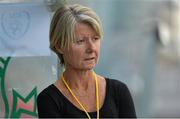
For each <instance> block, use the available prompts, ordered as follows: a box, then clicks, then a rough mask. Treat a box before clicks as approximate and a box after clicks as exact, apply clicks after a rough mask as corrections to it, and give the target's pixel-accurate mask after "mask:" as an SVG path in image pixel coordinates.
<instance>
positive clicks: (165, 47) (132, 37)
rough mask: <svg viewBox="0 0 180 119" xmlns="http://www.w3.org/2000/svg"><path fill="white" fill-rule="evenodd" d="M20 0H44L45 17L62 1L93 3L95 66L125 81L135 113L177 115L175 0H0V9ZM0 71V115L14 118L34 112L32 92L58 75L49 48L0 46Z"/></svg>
mask: <svg viewBox="0 0 180 119" xmlns="http://www.w3.org/2000/svg"><path fill="white" fill-rule="evenodd" d="M22 3H23V5H28V4H31V5H35V4H40V6H41V7H42V6H45V8H46V12H47V13H48V15H49V16H48V17H49V18H50V19H51V17H52V15H53V12H54V10H55V9H56V8H57V7H58V6H60V5H62V4H76V3H77V4H78V3H79V4H83V5H86V6H89V7H91V8H93V9H94V10H95V11H96V12H97V14H98V15H99V16H100V18H101V20H102V23H103V29H104V38H103V40H102V45H101V56H100V60H99V63H98V64H97V66H96V68H95V71H96V72H97V73H98V74H100V75H103V76H104V77H110V78H114V79H118V80H120V81H123V82H124V83H126V84H127V86H128V87H129V89H130V91H131V93H132V96H133V99H134V103H135V108H136V113H137V117H139V118H170V117H171V118H178V117H180V1H179V0H0V11H1V9H2V8H3V7H2V6H5V5H9V4H10V5H12V4H16V5H17V6H18V4H21V6H22ZM9 9H11V7H10V8H9ZM23 9H25V8H23ZM4 12H5V13H6V11H3V13H4ZM3 13H1V14H3ZM0 17H1V21H0V22H1V27H3V15H1V16H0ZM42 21H43V19H42ZM33 22H36V21H33ZM49 22H50V20H49ZM49 22H47V24H48V23H49ZM3 28H4V27H3ZM47 29H48V30H49V27H47ZM0 31H1V30H0ZM5 31H6V30H5ZM0 33H1V34H0V40H1V41H2V39H3V38H4V37H2V33H3V32H0ZM32 35H33V34H32ZM40 35H43V33H41V34H40ZM46 35H47V34H46ZM11 39H12V38H11ZM30 39H31V38H30ZM22 40H23V38H22ZM47 40H48V38H47ZM1 41H0V43H1ZM18 42H20V41H17V42H14V45H15V46H16V44H17V43H18ZM44 42H45V41H44ZM36 44H37V42H36ZM1 45H2V43H1ZM1 45H0V46H1ZM41 45H43V43H41ZM41 45H40V44H39V47H41ZM7 49H8V47H7ZM0 50H4V49H3V48H2V46H1V47H0ZM6 51H7V50H4V51H3V53H4V52H6ZM8 57H9V59H8ZM0 71H1V72H0V74H1V75H0V78H1V82H0V83H1V87H0V88H1V93H0V117H17V118H20V117H37V108H36V96H37V94H38V93H39V92H40V91H41V90H42V89H44V88H45V87H47V86H48V85H50V84H51V83H53V82H54V81H55V80H57V79H58V77H59V74H60V73H61V71H62V68H61V67H60V65H59V63H58V59H57V57H56V56H55V55H54V53H52V52H50V53H49V54H48V53H47V54H40V55H38V54H36V53H35V54H33V53H31V54H30V55H27V56H26V55H21V53H20V55H16V54H15V55H14V54H12V55H11V54H9V55H8V54H6V55H3V54H2V52H1V54H0Z"/></svg>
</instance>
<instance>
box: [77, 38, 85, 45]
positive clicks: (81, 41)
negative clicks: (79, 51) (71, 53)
mask: <svg viewBox="0 0 180 119" xmlns="http://www.w3.org/2000/svg"><path fill="white" fill-rule="evenodd" d="M84 42H85V40H83V39H82V40H77V41H76V43H77V44H82V43H84Z"/></svg>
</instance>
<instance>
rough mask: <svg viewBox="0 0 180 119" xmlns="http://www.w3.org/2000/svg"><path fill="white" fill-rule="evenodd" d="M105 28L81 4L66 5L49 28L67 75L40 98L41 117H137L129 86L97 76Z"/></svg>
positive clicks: (51, 46) (40, 95)
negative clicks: (96, 67)
mask: <svg viewBox="0 0 180 119" xmlns="http://www.w3.org/2000/svg"><path fill="white" fill-rule="evenodd" d="M100 39H102V26H101V22H100V19H99V17H98V16H97V15H96V13H95V12H94V11H93V10H92V9H90V8H87V7H85V6H81V5H77V4H76V5H64V6H61V7H60V8H59V9H57V11H56V12H55V14H54V16H53V19H52V21H51V26H50V48H51V49H52V50H53V51H54V52H55V53H56V54H57V55H58V57H59V59H60V61H61V64H62V66H63V67H64V72H63V73H62V74H61V76H60V78H59V79H58V80H57V81H56V82H55V83H54V84H51V85H50V86H48V87H47V88H46V89H44V90H43V91H42V92H41V93H40V94H39V95H38V98H37V106H38V115H39V117H60V118H65V117H68V118H73V117H78V118H86V117H87V118H105V117H111V118H112V117H116V118H120V117H123V118H126V117H133V118H136V114H135V109H134V104H133V100H132V98H131V95H130V92H129V90H128V88H127V87H126V85H125V84H124V83H122V82H120V81H117V80H113V79H109V78H104V77H102V76H100V75H97V74H96V73H95V72H94V71H93V68H94V67H95V65H96V64H97V62H98V58H99V52H100V42H101V40H100Z"/></svg>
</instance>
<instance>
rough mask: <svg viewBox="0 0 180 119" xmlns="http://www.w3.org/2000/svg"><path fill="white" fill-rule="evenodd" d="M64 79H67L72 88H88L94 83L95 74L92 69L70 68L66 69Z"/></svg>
mask: <svg viewBox="0 0 180 119" xmlns="http://www.w3.org/2000/svg"><path fill="white" fill-rule="evenodd" d="M63 76H64V79H65V80H66V81H67V83H68V85H69V86H70V87H71V89H74V90H87V89H88V87H90V86H91V84H92V83H94V75H93V71H92V70H87V71H82V70H70V69H66V70H65V71H64V74H63Z"/></svg>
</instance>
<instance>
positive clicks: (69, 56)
mask: <svg viewBox="0 0 180 119" xmlns="http://www.w3.org/2000/svg"><path fill="white" fill-rule="evenodd" d="M75 33H76V36H77V40H76V41H75V42H73V43H70V47H69V50H68V49H64V50H63V57H64V61H65V67H66V69H67V68H73V69H76V70H90V69H92V68H94V67H95V65H96V63H97V62H98V57H99V52H100V38H99V36H98V35H97V34H96V32H95V31H94V30H93V29H92V27H91V26H89V25H88V24H85V23H77V24H76V28H75Z"/></svg>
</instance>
